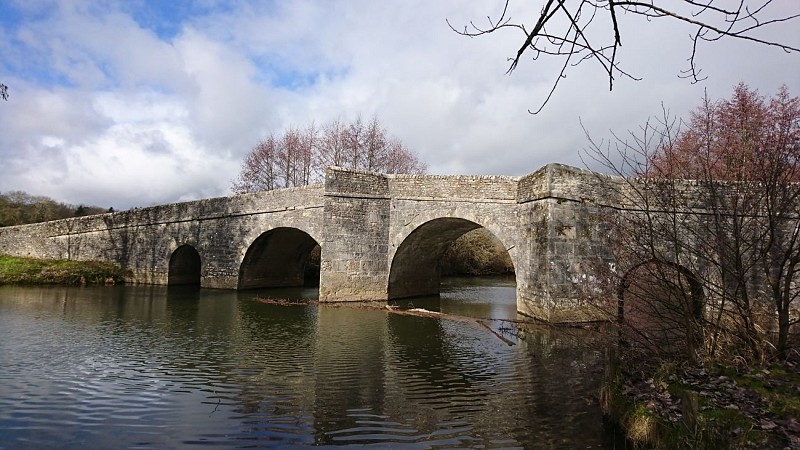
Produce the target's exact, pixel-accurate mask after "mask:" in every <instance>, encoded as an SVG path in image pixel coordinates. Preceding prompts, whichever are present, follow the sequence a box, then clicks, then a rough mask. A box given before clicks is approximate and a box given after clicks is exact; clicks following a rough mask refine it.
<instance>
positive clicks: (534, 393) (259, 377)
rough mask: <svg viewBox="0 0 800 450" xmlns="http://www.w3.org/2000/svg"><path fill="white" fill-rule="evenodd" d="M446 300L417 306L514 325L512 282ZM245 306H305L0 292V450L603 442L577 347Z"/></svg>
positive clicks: (489, 283) (110, 292)
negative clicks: (26, 449)
mask: <svg viewBox="0 0 800 450" xmlns="http://www.w3.org/2000/svg"><path fill="white" fill-rule="evenodd" d="M442 289H443V291H442V295H441V298H440V299H433V298H432V299H422V300H414V302H415V305H414V306H422V307H425V308H427V309H437V310H440V311H442V312H446V313H449V314H456V315H463V316H470V317H478V318H496V319H502V318H505V319H513V318H516V312H515V303H514V302H515V301H514V282H513V279H511V280H502V279H488V280H484V279H478V280H464V279H461V280H459V279H445V282H444V283H443V288H442ZM256 294H261V295H269V296H273V297H275V296H289V295H291V296H297V295H299V296H306V297H308V296H313V295H314V291H313V290H306V291H297V290H295V291H286V292H275V291H264V292H252V291H250V292H234V291H223V290H205V289H202V290H201V289H192V288H181V289H176V288H166V287H156V286H116V287H84V288H64V287H57V288H41V287H14V286H5V287H0V449H18V448H75V449H78V448H81V449H83V448H186V447H192V446H203V447H206V448H239V447H244V448H264V447H274V448H303V447H312V446H315V447H323V448H324V447H328V446H330V447H334V446H336V447H340V446H352V447H355V446H358V447H359V448H363V447H367V448H420V449H422V448H603V447H604V446H606V447H607V446H609V445H611V441H610V437H609V435H608V434H607V433H606V432H605V431H604V428H603V426H602V422H601V413H600V409H599V406H598V403H597V400H596V398H597V389H598V384H599V380H600V377H601V373H600V370H601V361H602V352H601V351H600V350H598V349H597V348H596V347H594V348H593V347H592V346H590V345H586V344H585V342H583V339H582V338H581V337H580V336H576V335H575V334H573V333H566V332H563V331H544V330H539V331H536V330H534V331H529V332H528V333H527V334H526V335H525V336H524V337H523V338H517V337H515V336H514V335H511V334H506V335H505V336H506V337H507V338H508V339H510V340H511V341H513V342H514V343H515V344H516V345H511V346H509V345H507V344H506V343H505V342H503V341H502V340H501V339H499V338H498V337H496V336H495V335H494V334H492V333H491V332H489V331H488V330H486V329H485V328H483V327H481V326H479V325H478V324H477V323H475V322H471V321H453V320H445V319H432V318H424V317H410V316H403V315H397V314H390V313H387V312H386V311H383V310H380V309H367V308H355V307H342V306H339V307H336V306H327V305H321V306H310V305H309V306H275V305H268V304H263V303H260V302H258V301H255V300H254V296H255V295H256ZM487 324H489V325H491V327H492V328H493V329H495V331H497V332H498V333H501V334H503V332H504V328H505V327H508V326H509V325H508V324H505V325H504V324H503V323H502V322H498V321H490V322H487Z"/></svg>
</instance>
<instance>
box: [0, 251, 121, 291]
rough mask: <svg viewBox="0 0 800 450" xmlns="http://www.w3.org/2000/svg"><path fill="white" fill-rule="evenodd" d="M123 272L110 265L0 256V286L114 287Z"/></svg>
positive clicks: (119, 281)
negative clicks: (85, 285) (94, 285)
mask: <svg viewBox="0 0 800 450" xmlns="http://www.w3.org/2000/svg"><path fill="white" fill-rule="evenodd" d="M124 275H125V273H124V271H123V270H122V269H120V268H119V267H117V266H116V265H114V264H110V263H104V262H99V261H66V260H50V259H35V258H19V257H15V256H8V255H2V254H0V284H66V285H83V284H117V283H121V282H122V281H123V277H124Z"/></svg>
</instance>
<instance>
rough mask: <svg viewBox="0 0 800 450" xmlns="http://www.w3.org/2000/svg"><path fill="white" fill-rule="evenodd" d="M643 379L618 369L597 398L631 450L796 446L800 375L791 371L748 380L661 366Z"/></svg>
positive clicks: (755, 373) (764, 372) (756, 372)
mask: <svg viewBox="0 0 800 450" xmlns="http://www.w3.org/2000/svg"><path fill="white" fill-rule="evenodd" d="M641 375H642V374H641V373H632V372H629V371H625V370H621V369H619V368H616V369H614V370H613V371H610V372H609V373H607V374H606V379H605V380H604V385H603V389H602V392H601V403H602V406H603V410H604V412H605V413H606V414H607V415H608V416H609V417H610V418H611V420H612V421H614V422H616V423H618V424H619V425H620V426H621V427H622V428H623V429H624V430H625V432H626V435H627V437H628V439H629V440H630V441H631V442H632V443H633V446H634V447H635V448H655V449H672V448H693V449H723V448H724V449H749V448H797V446H798V445H800V424H798V422H797V417H800V388H798V386H800V372H799V371H798V367H797V366H796V365H794V364H792V363H789V362H787V363H781V364H778V365H773V366H771V367H769V368H765V369H752V370H749V371H745V372H741V371H737V370H735V369H733V368H731V367H724V366H712V367H697V366H694V367H693V366H685V365H679V364H675V363H665V364H663V365H662V366H660V367H659V368H658V369H657V370H656V371H655V372H654V373H652V374H651V376H645V377H643V376H641Z"/></svg>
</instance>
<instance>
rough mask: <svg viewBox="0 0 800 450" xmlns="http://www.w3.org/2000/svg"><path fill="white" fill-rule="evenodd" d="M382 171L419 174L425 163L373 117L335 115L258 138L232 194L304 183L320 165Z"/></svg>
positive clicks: (317, 176) (310, 180)
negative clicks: (322, 122) (348, 119)
mask: <svg viewBox="0 0 800 450" xmlns="http://www.w3.org/2000/svg"><path fill="white" fill-rule="evenodd" d="M328 166H339V167H344V168H347V169H356V170H369V171H375V172H385V173H424V172H425V165H424V164H422V163H421V162H420V161H419V159H418V158H417V156H416V155H415V154H414V153H413V152H412V151H410V150H409V149H408V148H406V147H405V145H403V143H402V142H401V141H400V140H399V139H397V138H394V137H392V136H390V135H389V134H388V132H387V131H386V129H385V128H383V126H382V125H381V124H380V122H379V121H378V119H377V118H375V117H374V118H373V119H372V120H370V122H369V123H366V124H365V123H364V122H363V121H362V120H361V118H360V117H359V118H357V119H356V120H354V121H353V122H351V123H349V124H348V123H343V122H342V121H340V120H335V121H333V122H331V123H328V124H326V125H324V126H322V127H321V128H320V127H317V126H316V124H314V123H312V124H311V125H309V126H307V127H306V128H304V129H300V128H294V127H292V128H289V129H288V130H287V131H286V132H284V133H283V135H281V136H275V135H272V136H270V137H269V138H267V139H266V140H264V141H262V142H260V143H259V144H258V145H256V147H254V148H253V150H251V151H250V153H249V154H248V155H247V157H246V158H245V161H244V162H243V163H242V169H241V171H240V172H239V177H238V179H237V180H236V181H235V182H234V183H233V185H232V190H233V191H234V192H236V193H245V192H255V191H260V190H270V189H277V188H285V187H293V186H304V185H307V184H310V183H313V182H316V181H317V180H319V179H321V178H322V176H323V174H324V171H325V167H328Z"/></svg>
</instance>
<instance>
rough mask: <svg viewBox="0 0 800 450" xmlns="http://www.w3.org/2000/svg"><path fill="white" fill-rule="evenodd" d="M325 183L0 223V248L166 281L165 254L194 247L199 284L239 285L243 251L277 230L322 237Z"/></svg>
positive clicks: (142, 280)
mask: <svg viewBox="0 0 800 450" xmlns="http://www.w3.org/2000/svg"><path fill="white" fill-rule="evenodd" d="M322 206H323V205H322V187H321V186H310V187H305V188H294V189H285V190H278V191H271V192H260V193H255V194H246V195H240V196H234V197H228V198H213V199H207V200H198V201H193V202H185V203H175V204H170V205H161V206H154V207H149V208H137V209H133V210H129V211H124V212H119V213H111V214H102V215H98V216H89V217H81V218H75V219H66V220H58V221H53V222H45V223H40V224H31V225H23V226H18V227H7V228H0V252H2V253H7V254H12V255H18V256H27V257H37V258H65V259H74V260H100V261H109V262H114V263H117V264H120V265H121V266H122V267H124V268H126V269H128V270H130V271H131V277H130V279H129V280H128V281H129V282H134V283H151V284H166V283H167V275H168V271H169V259H170V256H171V255H172V252H173V251H174V250H175V249H176V248H178V247H179V246H181V245H184V244H189V245H192V246H193V247H195V248H196V249H197V251H198V253H199V254H200V257H201V261H202V268H201V284H202V286H204V287H219V288H236V286H237V280H238V272H239V266H240V264H241V262H242V258H243V257H244V254H245V252H246V251H247V248H248V247H249V246H250V244H252V242H253V241H254V240H255V239H256V238H257V237H258V236H259V235H261V233H263V232H265V231H268V230H270V229H274V228H276V227H294V228H299V229H301V230H303V231H305V232H306V233H308V234H309V235H311V237H313V238H314V239H316V240H317V241H318V242H319V240H320V237H321V236H322Z"/></svg>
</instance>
